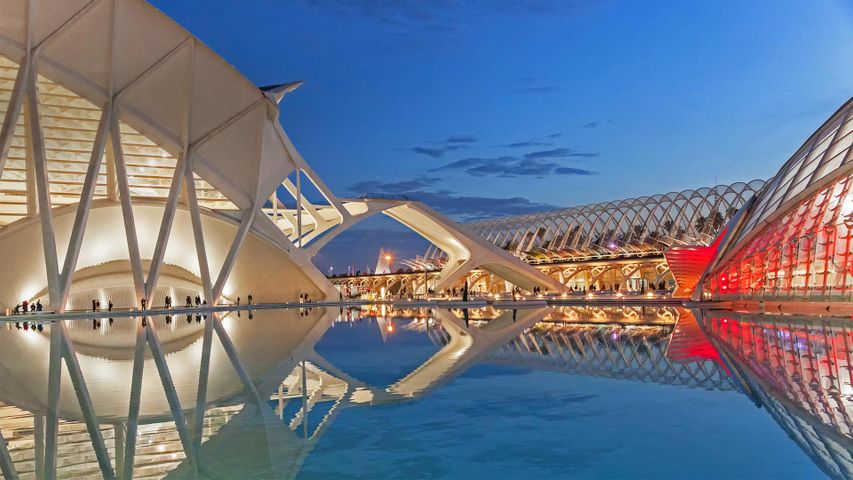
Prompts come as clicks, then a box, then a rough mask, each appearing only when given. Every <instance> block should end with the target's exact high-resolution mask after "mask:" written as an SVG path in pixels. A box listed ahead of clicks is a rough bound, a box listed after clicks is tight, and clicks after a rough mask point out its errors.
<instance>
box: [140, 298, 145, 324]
mask: <svg viewBox="0 0 853 480" xmlns="http://www.w3.org/2000/svg"><path fill="white" fill-rule="evenodd" d="M140 303H142V309H143V310H145V299H144V298H143V299H142V300H141V301H140ZM144 325H145V323H144V320H143V326H144Z"/></svg>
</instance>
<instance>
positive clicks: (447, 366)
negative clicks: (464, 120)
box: [0, 306, 853, 478]
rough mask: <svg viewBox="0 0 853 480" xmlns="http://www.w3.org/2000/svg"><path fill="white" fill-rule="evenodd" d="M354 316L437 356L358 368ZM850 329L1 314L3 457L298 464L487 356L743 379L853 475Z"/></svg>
mask: <svg viewBox="0 0 853 480" xmlns="http://www.w3.org/2000/svg"><path fill="white" fill-rule="evenodd" d="M355 325H368V326H369V327H370V329H372V330H370V331H371V332H372V333H371V335H372V336H373V338H379V339H381V341H382V342H387V343H388V344H392V343H394V342H395V341H397V339H398V338H404V337H406V336H411V337H412V338H415V337H417V338H418V339H419V340H418V341H422V340H421V339H426V340H425V341H426V343H419V344H418V345H419V346H418V347H417V348H418V349H422V348H423V345H428V346H429V352H430V353H429V354H428V355H424V356H422V357H418V360H417V366H416V367H415V368H412V369H410V370H409V369H408V368H407V371H406V373H405V374H402V375H399V376H395V377H394V378H393V379H392V380H391V381H386V380H382V381H377V379H378V378H385V377H380V376H371V375H367V374H363V373H358V374H356V375H353V374H352V373H351V372H354V371H357V372H369V371H370V369H365V370H358V369H354V368H353V367H354V365H355V364H356V363H357V362H358V361H360V360H362V358H359V357H357V356H356V355H355V354H352V355H351V356H350V357H346V356H337V355H335V351H334V349H324V348H318V345H319V344H322V343H323V342H324V339H325V341H326V342H329V341H331V340H330V337H329V334H330V332H332V331H333V329H338V330H335V331H336V333H337V334H341V333H343V334H344V335H343V337H342V338H345V339H346V341H349V342H351V343H359V342H361V343H363V342H364V341H365V340H364V339H363V338H362V339H360V337H358V336H357V335H362V334H363V332H361V330H352V335H347V331H346V330H344V331H341V330H339V329H341V328H344V329H345V328H347V326H351V327H352V326H355ZM24 327H26V329H25V328H24ZM406 338H408V337H406ZM851 342H853V338H851V336H850V332H849V330H848V329H847V327H846V326H845V324H844V323H843V322H842V321H839V320H832V319H813V318H812V319H809V318H793V317H778V316H776V317H774V316H749V315H739V314H731V313H725V312H704V313H703V312H691V311H689V310H686V309H681V308H675V307H671V306H661V307H648V306H647V307H621V308H616V307H608V308H599V307H591V306H589V307H577V306H576V307H562V308H532V309H520V310H505V311H502V310H496V309H492V308H488V307H487V308H481V309H473V310H464V311H463V310H441V309H439V310H405V311H392V310H390V309H389V308H388V307H381V306H380V307H365V308H364V309H359V310H339V309H323V308H314V309H307V308H306V309H292V310H277V311H269V310H267V311H258V312H255V313H254V314H253V315H252V316H251V318H250V317H249V315H248V314H247V312H243V313H242V314H241V315H240V316H239V317H238V315H237V314H230V315H226V316H222V317H220V316H217V315H213V316H210V317H203V316H195V315H192V316H177V317H156V318H146V319H144V321H143V320H141V319H117V320H116V321H114V322H110V321H107V320H106V319H103V320H101V321H100V323H98V320H95V321H94V322H90V321H61V322H56V323H51V324H44V325H43V326H42V328H41V329H39V328H38V325H36V326H35V328H33V326H32V325H20V324H18V325H15V324H13V323H10V324H0V379H1V380H0V433H2V436H0V467H2V469H3V474H4V476H5V477H6V478H17V477H19V476H20V477H21V478H54V477H66V478H67V477H84V476H91V477H99V476H103V477H105V478H131V477H133V478H141V477H146V478H148V477H150V478H162V477H166V476H169V477H170V478H212V477H216V478H293V477H296V476H297V475H298V474H299V472H300V470H301V469H302V467H303V464H304V462H305V461H306V459H307V458H309V456H310V454H311V452H312V450H313V449H314V447H315V446H316V445H317V443H318V442H319V441H321V439H322V437H323V435H324V434H325V433H326V432H328V431H329V429H330V428H332V425H333V423H334V421H335V419H336V418H338V417H339V415H340V414H341V412H342V411H345V410H347V409H363V408H365V407H368V406H379V405H389V404H407V403H411V402H413V401H417V400H418V399H419V398H421V397H423V396H425V395H429V394H430V393H432V392H434V391H436V389H439V388H441V387H442V386H444V385H446V384H448V382H451V381H453V380H455V379H457V378H460V376H463V375H464V374H465V373H466V371H468V369H470V368H471V367H473V366H474V365H478V364H484V363H485V364H492V365H496V366H498V367H508V368H519V367H521V368H528V369H535V370H542V371H549V372H555V373H559V374H562V373H565V374H568V375H575V376H577V375H582V376H594V377H606V378H612V379H624V380H629V381H639V382H646V383H653V384H661V385H675V386H679V387H684V388H699V389H707V390H715V391H731V390H737V391H738V392H742V393H743V394H745V395H747V396H748V397H749V398H750V399H751V400H752V401H753V402H754V403H755V404H756V405H758V406H760V407H762V408H765V409H767V411H768V412H769V413H770V415H771V416H772V417H773V419H774V420H775V421H776V422H777V423H779V425H780V426H781V427H782V429H784V431H785V432H786V433H787V434H788V435H789V436H790V437H791V438H792V439H794V441H795V442H796V443H797V444H798V445H799V446H800V448H802V449H803V451H805V452H806V453H807V454H808V455H809V456H810V457H811V458H812V459H813V461H814V462H815V463H816V464H817V465H818V466H820V467H821V468H822V469H823V470H824V471H825V472H826V473H828V474H830V475H831V476H834V477H839V478H853V467H852V466H853V460H851V450H853V446H851V438H853V430H851V422H850V416H849V413H850V412H849V410H850V403H851V396H850V394H851V390H853V386H851V383H852V382H853V372H852V371H851V368H853V367H851V364H850V361H849V360H850V359H849V350H848V345H850V343H851ZM414 350H416V348H415V347H412V346H409V344H402V348H401V349H400V350H394V352H395V354H396V355H398V356H399V357H401V358H402V357H404V356H405V355H406V351H414ZM318 351H320V352H327V351H330V352H331V353H327V354H326V355H325V356H324V355H321V354H319V353H318ZM354 352H355V353H356V354H357V353H359V351H358V349H356V350H354ZM363 356H364V355H362V357H363ZM370 367H371V368H373V369H381V368H382V364H381V363H380V364H378V366H377V365H376V364H371V365H370ZM359 377H360V378H359ZM735 395H736V394H735ZM353 441H357V439H353Z"/></svg>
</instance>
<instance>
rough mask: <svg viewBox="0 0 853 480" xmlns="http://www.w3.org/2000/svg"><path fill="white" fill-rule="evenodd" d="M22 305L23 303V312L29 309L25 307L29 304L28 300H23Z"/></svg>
mask: <svg viewBox="0 0 853 480" xmlns="http://www.w3.org/2000/svg"><path fill="white" fill-rule="evenodd" d="M23 305H24V313H27V311H29V309H28V308H27V307H28V306H29V305H30V302H28V301H27V300H24V303H23Z"/></svg>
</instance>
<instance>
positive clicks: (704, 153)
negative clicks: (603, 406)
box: [153, 0, 853, 272]
mask: <svg viewBox="0 0 853 480" xmlns="http://www.w3.org/2000/svg"><path fill="white" fill-rule="evenodd" d="M153 3H154V4H155V5H156V6H157V7H158V8H160V9H162V10H163V11H164V12H165V13H167V14H168V15H170V16H172V17H173V18H175V19H176V20H177V21H178V22H179V23H181V24H182V25H184V26H185V27H186V28H187V29H188V30H190V31H191V32H193V33H194V34H195V35H196V36H198V37H199V38H201V39H202V40H203V41H204V42H206V43H207V44H208V45H209V46H210V47H211V48H213V49H214V50H216V51H217V52H219V53H220V54H221V55H222V56H223V57H224V58H225V59H226V60H228V61H229V62H231V63H233V64H234V65H235V66H236V67H237V68H238V69H239V70H241V71H242V72H244V73H245V74H246V75H247V76H248V78H249V79H250V80H252V81H254V82H255V83H257V84H259V85H266V84H273V83H281V82H286V81H292V80H305V81H306V83H305V85H304V86H303V87H302V88H300V89H299V90H298V91H297V92H295V93H294V94H292V95H290V96H289V97H288V98H286V99H285V101H284V102H285V104H284V105H283V107H282V117H283V118H282V123H283V125H284V127H285V129H286V130H287V132H288V133H289V135H290V136H291V137H292V138H293V140H294V142H295V144H296V145H297V147H298V148H299V149H300V151H301V152H302V154H303V156H304V157H305V158H306V160H308V162H309V163H311V164H312V166H313V167H314V169H315V170H316V171H317V173H318V174H319V175H320V176H321V177H322V178H323V179H324V180H325V181H326V182H327V183H328V184H329V186H330V187H331V188H332V189H333V190H334V191H335V192H336V193H337V194H338V195H339V196H351V195H357V194H359V193H366V192H386V193H401V194H410V195H411V196H413V197H416V198H418V199H421V200H424V201H425V202H427V203H429V204H431V205H432V206H434V207H435V208H437V209H438V210H440V211H442V212H444V213H447V214H449V215H451V216H453V217H454V218H457V219H460V220H465V219H472V218H482V217H488V216H496V215H505V214H518V213H527V212H531V211H540V210H545V209H549V208H555V207H566V206H572V205H578V204H584V203H590V202H598V201H605V200H614V199H619V198H627V197H632V196H640V195H649V194H654V193H662V192H668V191H674V190H683V189H686V188H696V187H701V186H708V185H712V184H713V183H714V182H715V181H716V182H718V183H730V182H735V181H748V180H751V179H754V178H767V177H770V176H771V175H773V174H774V173H775V171H776V170H777V169H778V168H779V166H780V165H781V164H782V163H783V162H784V161H785V160H786V159H787V158H788V157H789V156H790V155H791V154H792V153H793V151H794V150H796V148H797V147H798V146H799V145H800V144H801V143H802V142H803V141H804V140H805V139H806V137H808V136H809V135H810V134H811V133H812V132H813V131H814V130H815V129H816V128H817V127H818V126H819V125H820V124H821V122H822V121H823V120H824V119H825V118H826V117H828V116H829V115H830V114H831V113H832V112H833V111H835V110H836V109H837V108H838V107H839V106H840V105H841V104H842V103H844V102H845V101H846V100H847V99H848V98H850V95H851V92H853V2H847V1H816V2H802V1H749V2H746V1H654V2H651V1H647V2H640V1H624V2H623V1H595V2H593V1H589V2H576V1H569V0H566V1H540V2H528V1H522V0H494V1H489V2H464V1H451V0H438V1H389V0H342V1H331V0H329V1H310V0H308V1H302V0H300V1H272V0H267V1H260V0H257V1H254V0H246V1H240V2H236V1H226V0H206V1H198V0H192V1H187V0H184V1H174V0H173V1H167V0H154V1H153ZM386 222H387V221H386ZM386 222H381V221H373V222H370V223H369V224H367V225H364V226H360V227H359V230H361V231H360V232H359V231H355V232H352V233H348V234H345V235H343V236H342V237H340V238H339V239H338V240H336V241H335V242H332V244H330V246H329V248H327V249H326V250H327V251H324V252H323V253H322V254H321V257H320V258H318V264H321V265H322V266H323V267H324V268H327V267H328V266H330V265H336V271H337V272H339V271H341V269H342V268H343V269H345V268H346V267H345V265H348V264H352V263H355V264H357V265H358V268H360V269H364V266H365V265H366V264H373V263H375V258H376V253H377V251H378V248H379V246H380V245H386V246H390V248H392V249H396V250H398V255H399V256H412V255H414V254H415V253H422V252H423V248H424V246H425V244H424V243H423V242H420V241H417V240H414V239H413V238H412V237H411V235H408V234H404V233H402V232H400V230H399V229H395V228H391V230H386V231H388V233H387V234H380V233H379V232H380V229H386V228H387V227H389V225H388V223H386Z"/></svg>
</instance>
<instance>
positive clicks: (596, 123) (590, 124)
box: [578, 120, 610, 128]
mask: <svg viewBox="0 0 853 480" xmlns="http://www.w3.org/2000/svg"><path fill="white" fill-rule="evenodd" d="M605 123H610V120H604V121H594V122H586V123H582V124H580V125H578V128H598V127H600V126H602V125H604V124H605Z"/></svg>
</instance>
